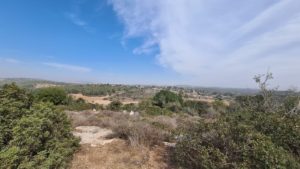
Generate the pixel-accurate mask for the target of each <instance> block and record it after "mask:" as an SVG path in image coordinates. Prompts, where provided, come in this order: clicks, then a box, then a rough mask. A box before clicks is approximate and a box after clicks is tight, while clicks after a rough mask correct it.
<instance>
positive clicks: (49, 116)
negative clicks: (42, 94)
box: [0, 84, 79, 169]
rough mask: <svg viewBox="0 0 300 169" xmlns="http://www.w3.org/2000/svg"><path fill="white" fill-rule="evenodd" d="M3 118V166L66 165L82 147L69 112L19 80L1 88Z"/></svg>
mask: <svg viewBox="0 0 300 169" xmlns="http://www.w3.org/2000/svg"><path fill="white" fill-rule="evenodd" d="M0 120H1V123H0V143H1V144H0V164H1V165H0V168H3V169H7V168H24V169H25V168H26V169H27V168H28V169H31V168H49V169H51V168H53V169H54V168H66V167H67V164H68V160H69V159H70V158H71V157H72V154H73V153H74V151H75V150H76V149H77V147H78V142H79V140H78V139H76V138H75V137H74V136H73V135H72V133H71V124H70V121H69V119H68V118H67V115H66V114H65V113H63V112H61V111H59V110H57V109H56V108H55V107H54V106H53V105H51V104H50V103H33V102H32V99H31V96H30V95H29V94H28V93H26V91H24V90H22V89H20V88H18V87H17V86H16V85H15V84H11V85H5V86H4V87H3V88H2V89H0Z"/></svg>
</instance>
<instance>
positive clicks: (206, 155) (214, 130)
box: [174, 119, 300, 169]
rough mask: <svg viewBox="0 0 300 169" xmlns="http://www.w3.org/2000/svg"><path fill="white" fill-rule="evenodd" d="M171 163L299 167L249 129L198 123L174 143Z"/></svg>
mask: <svg viewBox="0 0 300 169" xmlns="http://www.w3.org/2000/svg"><path fill="white" fill-rule="evenodd" d="M174 160H175V161H176V162H177V163H178V164H179V165H180V166H182V167H184V168H195V169H196V168H220V169H221V168H226V169H227V168H228V169H229V168H295V169H296V168H299V167H300V164H299V162H298V161H297V160H296V159H295V158H294V157H293V156H292V155H291V154H289V153H288V151H286V150H285V149H283V148H282V147H280V146H278V145H276V144H274V143H273V142H272V140H271V139H270V138H269V137H267V136H265V135H263V134H261V133H259V132H257V131H256V130H255V129H254V128H253V127H252V126H249V125H245V124H231V122H228V121H227V119H220V120H218V121H217V122H215V123H205V122H204V121H200V122H199V123H198V124H197V126H195V127H194V128H193V130H190V131H188V132H187V134H185V135H184V136H183V137H182V138H181V139H180V140H179V142H178V143H177V145H176V148H175V151H174Z"/></svg>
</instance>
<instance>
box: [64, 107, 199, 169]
mask: <svg viewBox="0 0 300 169" xmlns="http://www.w3.org/2000/svg"><path fill="white" fill-rule="evenodd" d="M67 114H68V115H69V116H70V117H71V118H72V121H73V126H74V128H75V127H76V126H98V127H101V128H107V129H111V130H112V131H113V133H114V134H112V135H110V136H108V137H106V139H112V138H115V141H113V142H111V143H108V144H105V145H97V146H96V147H90V146H88V145H82V147H81V149H80V150H79V151H78V152H77V153H76V154H75V157H74V159H73V161H72V164H71V168H72V169H123V168H124V169H138V168H139V169H140V168H142V169H164V168H166V169H167V168H172V167H170V161H169V157H170V152H169V151H170V149H171V147H172V146H165V145H167V144H165V145H164V142H173V141H176V139H175V137H174V136H173V132H174V131H177V130H179V129H181V128H186V129H187V128H188V126H191V124H192V123H194V122H196V121H197V120H198V119H197V118H194V117H191V116H179V115H174V116H172V117H168V116H147V117H143V116H130V115H128V114H124V113H122V112H112V111H101V112H92V111H83V112H67ZM118 138H119V139H118ZM120 138H121V139H120ZM168 144H170V145H171V144H172V143H168ZM173 168H174V167H173Z"/></svg>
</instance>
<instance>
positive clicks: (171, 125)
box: [149, 116, 177, 131]
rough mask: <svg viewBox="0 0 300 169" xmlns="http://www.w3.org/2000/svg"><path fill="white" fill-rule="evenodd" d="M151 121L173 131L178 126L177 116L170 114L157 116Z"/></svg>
mask: <svg viewBox="0 0 300 169" xmlns="http://www.w3.org/2000/svg"><path fill="white" fill-rule="evenodd" d="M149 121H150V122H151V123H152V124H157V125H159V127H162V128H163V129H165V130H168V131H173V130H175V129H176V128H177V122H176V118H174V117H170V116H155V117H153V118H151V119H149Z"/></svg>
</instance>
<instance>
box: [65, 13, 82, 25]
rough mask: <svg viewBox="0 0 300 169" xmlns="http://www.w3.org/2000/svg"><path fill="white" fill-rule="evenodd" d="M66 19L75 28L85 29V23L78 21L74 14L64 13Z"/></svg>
mask: <svg viewBox="0 0 300 169" xmlns="http://www.w3.org/2000/svg"><path fill="white" fill-rule="evenodd" d="M65 15H66V17H67V18H68V19H70V20H71V21H72V22H73V23H74V24H75V25H77V26H81V27H86V26H87V23H86V22H85V21H84V20H82V19H80V18H79V16H78V15H76V14H75V13H66V14H65Z"/></svg>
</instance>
